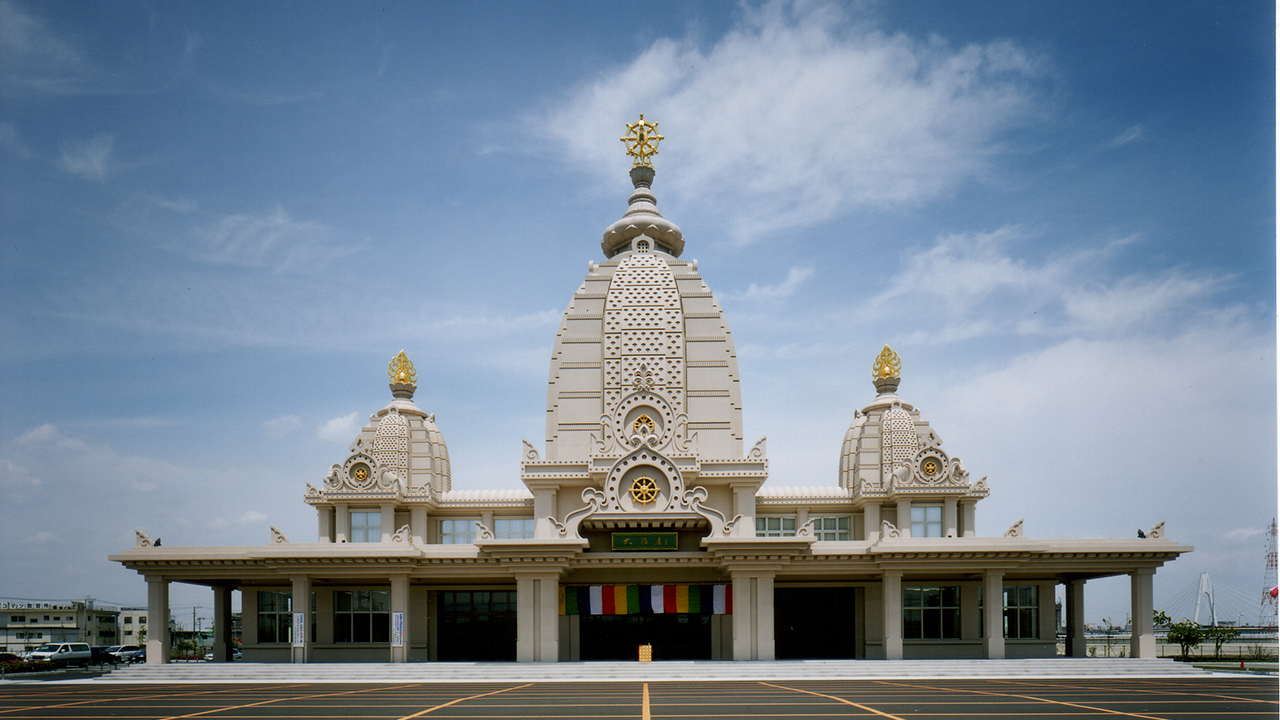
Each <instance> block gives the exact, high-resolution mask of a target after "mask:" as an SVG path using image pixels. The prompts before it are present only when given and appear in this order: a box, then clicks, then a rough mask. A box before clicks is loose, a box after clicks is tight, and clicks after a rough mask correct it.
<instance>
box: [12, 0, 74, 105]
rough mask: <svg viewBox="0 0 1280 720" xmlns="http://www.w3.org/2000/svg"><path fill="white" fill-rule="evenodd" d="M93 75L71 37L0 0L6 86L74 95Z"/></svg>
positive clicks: (36, 17) (18, 7)
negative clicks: (66, 36)
mask: <svg viewBox="0 0 1280 720" xmlns="http://www.w3.org/2000/svg"><path fill="white" fill-rule="evenodd" d="M90 75H91V72H90V70H89V68H88V66H87V65H86V63H85V61H84V59H83V57H82V55H81V53H80V50H79V49H78V48H76V47H75V45H74V43H73V42H72V41H71V40H70V39H68V38H65V37H63V36H61V35H59V34H58V33H57V32H55V31H54V30H53V29H52V28H50V27H49V24H48V23H46V22H45V21H44V19H42V18H40V17H38V16H36V15H33V14H31V13H28V12H26V11H25V10H24V9H23V8H22V7H20V6H19V5H17V4H16V3H13V2H9V1H8V0H0V78H3V83H4V85H6V86H9V87H16V88H25V89H31V90H36V91H41V92H47V93H54V94H74V93H80V92H83V91H85V90H86V88H87V86H88V80H89V77H90Z"/></svg>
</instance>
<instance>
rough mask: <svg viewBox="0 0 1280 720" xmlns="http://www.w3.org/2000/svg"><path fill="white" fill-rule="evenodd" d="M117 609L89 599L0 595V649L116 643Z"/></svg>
mask: <svg viewBox="0 0 1280 720" xmlns="http://www.w3.org/2000/svg"><path fill="white" fill-rule="evenodd" d="M119 637H120V609H119V608H118V607H116V606H114V605H102V604H99V603H97V602H95V601H93V600H19V599H8V598H0V652H11V653H22V652H26V651H28V650H34V649H35V648H36V647H38V646H40V645H42V644H44V643H47V642H84V643H89V644H90V645H116V644H119V643H120V640H119V639H118V638H119Z"/></svg>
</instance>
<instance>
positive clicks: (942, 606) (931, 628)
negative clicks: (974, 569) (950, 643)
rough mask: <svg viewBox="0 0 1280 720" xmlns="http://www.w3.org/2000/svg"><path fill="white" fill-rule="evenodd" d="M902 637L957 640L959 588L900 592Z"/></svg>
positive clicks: (958, 634)
mask: <svg viewBox="0 0 1280 720" xmlns="http://www.w3.org/2000/svg"><path fill="white" fill-rule="evenodd" d="M902 637H903V638H904V639H907V640H950V639H959V637H960V588H959V587H958V586H954V585H950V586H942V587H904V588H902Z"/></svg>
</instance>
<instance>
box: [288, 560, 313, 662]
mask: <svg viewBox="0 0 1280 720" xmlns="http://www.w3.org/2000/svg"><path fill="white" fill-rule="evenodd" d="M289 580H290V581H291V582H292V584H293V587H292V590H293V592H292V601H291V605H292V607H293V619H292V623H293V625H292V627H291V628H290V631H289V638H290V640H291V643H290V644H291V645H292V647H291V648H290V649H289V661H290V662H295V663H305V662H310V661H311V578H310V577H308V576H306V575H293V576H291V577H290V578H289Z"/></svg>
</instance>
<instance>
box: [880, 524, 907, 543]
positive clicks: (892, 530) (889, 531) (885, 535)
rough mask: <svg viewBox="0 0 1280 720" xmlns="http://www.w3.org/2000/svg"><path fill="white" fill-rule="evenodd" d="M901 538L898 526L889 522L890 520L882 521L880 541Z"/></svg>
mask: <svg viewBox="0 0 1280 720" xmlns="http://www.w3.org/2000/svg"><path fill="white" fill-rule="evenodd" d="M900 537H902V533H901V532H899V530H898V528H897V526H896V525H894V524H893V523H891V522H889V521H888V520H881V521H880V539H881V540H888V539H890V538H900Z"/></svg>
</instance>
